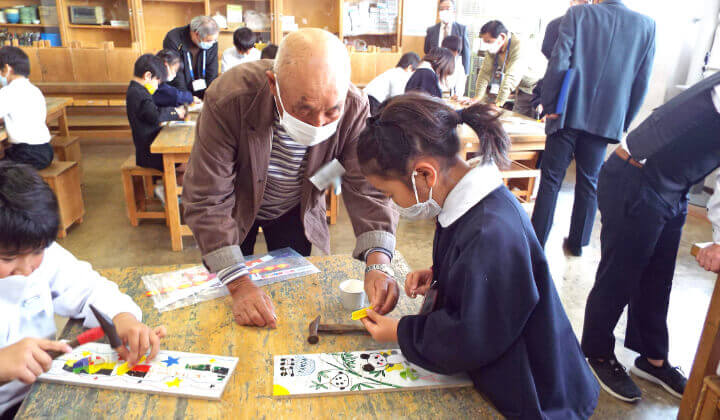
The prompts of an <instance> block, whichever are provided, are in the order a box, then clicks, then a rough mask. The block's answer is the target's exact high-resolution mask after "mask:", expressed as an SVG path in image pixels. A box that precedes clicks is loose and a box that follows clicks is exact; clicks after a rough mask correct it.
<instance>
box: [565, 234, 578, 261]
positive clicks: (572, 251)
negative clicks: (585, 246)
mask: <svg viewBox="0 0 720 420" xmlns="http://www.w3.org/2000/svg"><path fill="white" fill-rule="evenodd" d="M563 251H565V255H572V256H573V257H580V256H582V247H580V248H575V247H572V246H570V244H569V243H568V238H565V239H564V240H563Z"/></svg>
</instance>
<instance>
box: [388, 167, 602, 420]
mask: <svg viewBox="0 0 720 420" xmlns="http://www.w3.org/2000/svg"><path fill="white" fill-rule="evenodd" d="M471 173H472V172H471ZM466 178H467V175H466ZM464 179H465V178H464ZM461 182H463V181H461ZM456 188H457V186H456ZM470 191H477V188H474V189H472V190H470ZM451 194H452V192H451ZM465 195H466V196H467V194H465ZM448 197H450V196H448ZM448 201H449V200H447V199H446V203H445V206H447V205H448ZM443 211H445V209H443ZM441 223H442V214H441V218H440V223H438V225H437V230H436V232H435V240H434V244H433V273H434V279H435V280H436V281H437V282H438V284H439V285H438V296H437V302H436V304H435V309H434V310H433V311H432V312H430V313H428V314H424V315H411V316H405V317H403V318H402V319H401V320H400V324H399V325H398V342H399V344H400V348H401V350H402V353H403V355H404V356H405V357H406V358H407V359H408V360H409V361H410V362H412V363H415V364H417V365H419V366H421V367H423V368H425V369H428V370H431V371H434V372H438V373H442V374H455V373H459V372H468V373H469V375H470V377H471V378H472V380H473V382H474V384H475V388H476V389H477V390H478V391H480V392H481V393H482V394H483V395H484V396H486V397H487V398H488V399H489V400H490V401H491V402H492V403H493V404H494V405H495V406H496V407H497V409H498V410H499V411H500V412H501V413H502V414H503V415H505V416H507V417H509V418H520V419H538V418H544V419H563V420H566V419H585V418H588V417H590V416H591V415H592V413H593V411H594V409H595V406H596V404H597V399H598V393H599V387H598V383H597V381H596V380H595V378H594V377H593V375H592V373H591V372H590V369H589V368H588V365H587V362H586V361H585V358H584V356H583V354H582V352H581V351H580V346H579V344H578V341H577V338H576V337H575V334H574V332H573V330H572V327H571V325H570V322H569V320H568V318H567V315H566V314H565V310H564V309H563V306H562V303H561V302H560V298H559V296H558V294H557V291H556V290H555V286H554V284H553V281H552V278H551V276H550V272H549V271H548V264H547V260H546V258H545V254H544V252H543V250H542V247H541V246H540V243H539V242H538V240H537V238H536V237H535V233H534V231H533V228H532V225H531V224H530V221H529V220H528V217H527V215H526V214H525V211H524V210H523V209H522V208H521V207H520V205H519V203H518V201H517V199H516V198H515V197H514V196H513V194H512V193H510V191H509V190H508V189H507V188H506V187H505V186H503V185H499V186H498V187H497V188H494V189H493V190H492V191H491V192H490V193H489V194H488V195H487V196H485V197H484V198H482V199H481V201H479V202H477V204H474V206H473V207H471V208H470V209H469V210H467V211H466V212H465V213H464V214H463V215H461V216H460V217H459V218H458V219H457V220H455V221H453V222H452V223H451V224H449V225H447V226H446V227H442V225H441Z"/></svg>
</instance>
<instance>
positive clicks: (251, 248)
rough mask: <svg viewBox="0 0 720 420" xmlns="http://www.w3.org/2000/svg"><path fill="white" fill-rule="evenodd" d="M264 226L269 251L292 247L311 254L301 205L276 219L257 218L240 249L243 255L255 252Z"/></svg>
mask: <svg viewBox="0 0 720 420" xmlns="http://www.w3.org/2000/svg"><path fill="white" fill-rule="evenodd" d="M260 227H262V229H263V234H264V235H265V242H267V247H268V251H274V250H276V249H280V248H286V247H289V248H292V249H294V250H295V251H297V252H298V254H300V255H302V256H305V257H307V256H309V255H310V251H311V250H312V244H311V243H310V241H308V240H307V238H306V237H305V228H304V227H303V223H302V215H301V214H300V206H297V207H295V208H294V209H292V210H290V211H289V212H287V213H285V214H283V215H282V216H280V217H278V218H277V219H275V220H255V223H254V224H253V226H252V227H251V228H250V231H249V232H248V234H247V236H246V237H245V240H244V241H243V243H242V245H240V249H241V250H242V253H243V255H252V254H254V253H255V241H256V240H257V234H258V229H259V228H260Z"/></svg>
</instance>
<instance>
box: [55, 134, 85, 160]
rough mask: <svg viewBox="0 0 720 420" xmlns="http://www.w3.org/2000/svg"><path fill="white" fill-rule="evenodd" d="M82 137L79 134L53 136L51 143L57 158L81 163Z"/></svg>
mask: <svg viewBox="0 0 720 420" xmlns="http://www.w3.org/2000/svg"><path fill="white" fill-rule="evenodd" d="M79 140H80V138H79V137H77V136H53V138H52V139H50V145H51V146H52V148H53V153H54V154H55V157H56V158H57V160H60V161H66V162H77V163H78V165H81V161H82V153H81V151H80V141H79Z"/></svg>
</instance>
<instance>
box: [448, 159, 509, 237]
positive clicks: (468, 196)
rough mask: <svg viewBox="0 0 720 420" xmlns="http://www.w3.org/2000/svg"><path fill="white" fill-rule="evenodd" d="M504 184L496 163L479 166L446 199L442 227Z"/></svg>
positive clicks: (463, 178) (452, 221)
mask: <svg viewBox="0 0 720 420" xmlns="http://www.w3.org/2000/svg"><path fill="white" fill-rule="evenodd" d="M502 184H503V180H502V176H501V175H500V169H498V167H497V165H495V164H494V163H488V164H485V165H477V166H475V167H474V168H473V169H471V170H470V171H469V172H468V173H466V174H465V176H464V177H462V179H461V180H460V181H458V183H457V184H456V185H455V187H454V188H453V189H452V190H451V191H450V193H448V195H447V197H445V202H444V203H443V207H442V210H441V211H440V214H439V215H438V222H440V226H442V227H444V228H446V227H448V226H450V225H451V224H453V223H455V221H456V220H457V219H459V218H461V217H462V216H463V215H464V214H465V213H467V212H468V211H469V210H470V209H471V208H473V207H475V205H476V204H477V203H479V202H480V201H482V200H483V199H484V198H485V197H487V195H488V194H490V193H491V192H493V191H494V190H495V189H496V188H497V187H499V186H500V185H502Z"/></svg>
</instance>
